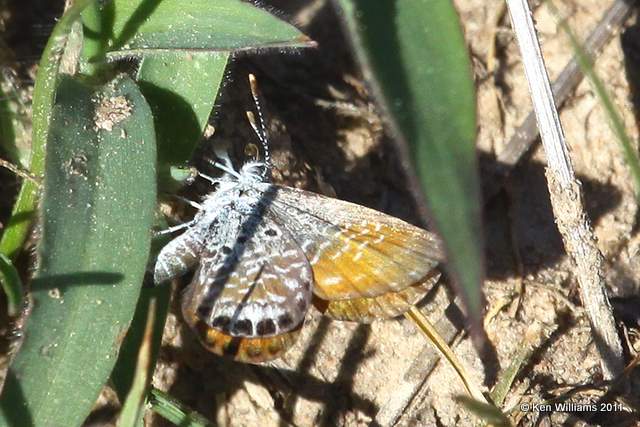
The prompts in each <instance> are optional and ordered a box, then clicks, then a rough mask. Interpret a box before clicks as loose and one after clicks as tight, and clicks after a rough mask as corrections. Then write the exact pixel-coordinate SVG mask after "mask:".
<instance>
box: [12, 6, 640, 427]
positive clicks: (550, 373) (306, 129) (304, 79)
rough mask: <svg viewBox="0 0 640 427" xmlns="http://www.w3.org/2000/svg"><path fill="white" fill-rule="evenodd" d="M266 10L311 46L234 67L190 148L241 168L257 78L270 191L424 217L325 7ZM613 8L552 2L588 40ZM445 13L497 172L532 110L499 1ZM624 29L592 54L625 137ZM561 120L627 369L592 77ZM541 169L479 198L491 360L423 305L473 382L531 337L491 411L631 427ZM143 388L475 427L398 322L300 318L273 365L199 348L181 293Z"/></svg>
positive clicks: (224, 404)
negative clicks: (218, 153) (456, 19)
mask: <svg viewBox="0 0 640 427" xmlns="http://www.w3.org/2000/svg"><path fill="white" fill-rule="evenodd" d="M23 3H25V4H26V3H29V2H23ZM262 3H263V4H265V5H267V6H268V7H271V8H273V10H274V11H278V12H277V13H278V14H280V15H281V16H283V17H284V18H286V19H288V20H289V21H290V22H293V23H294V24H296V25H297V26H298V27H299V28H301V29H302V30H303V31H304V32H305V33H306V34H307V35H309V36H310V37H311V38H313V39H314V40H316V41H317V42H318V48H317V49H312V50H305V51H300V52H271V53H269V52H265V53H261V54H259V55H253V54H251V55H250V54H243V55H241V56H239V57H237V58H236V59H235V61H234V63H233V65H232V66H231V67H230V69H229V71H228V79H227V81H226V83H225V87H224V90H223V91H222V94H221V96H220V98H219V100H218V104H219V108H218V109H217V114H216V116H215V117H214V118H212V125H213V126H214V127H215V133H214V135H213V137H212V138H211V139H210V140H208V141H205V142H203V148H202V150H203V151H207V150H210V149H211V148H210V147H224V146H226V147H229V148H230V150H231V151H232V153H233V154H234V157H235V158H236V159H242V158H243V156H244V151H243V150H244V149H245V146H246V144H247V143H248V142H254V143H255V141H254V137H253V134H252V131H251V128H250V127H249V125H248V123H247V121H246V118H245V110H246V109H247V108H249V106H250V105H251V101H250V97H249V90H248V87H247V84H246V76H247V74H248V73H249V72H253V73H254V74H256V76H257V78H258V81H259V83H260V86H261V89H262V92H263V97H264V99H265V100H266V110H267V115H268V120H269V123H270V134H271V139H272V150H273V157H274V163H275V166H276V168H277V172H276V174H275V179H276V180H277V181H278V182H282V183H285V184H287V185H291V186H296V187H300V188H306V189H309V190H312V191H316V192H320V193H324V194H328V195H331V196H335V197H338V198H341V199H345V200H349V201H353V202H356V203H359V204H362V205H366V206H369V207H372V208H375V209H378V210H380V211H384V212H387V213H389V214H392V215H395V216H398V217H400V218H403V219H405V220H407V221H410V222H412V223H415V224H418V225H426V224H428V219H426V218H421V217H419V216H418V214H417V210H416V208H415V202H414V200H413V199H412V196H411V194H410V193H409V191H408V190H407V185H406V182H405V178H404V172H403V170H402V168H401V166H400V164H399V162H398V159H397V157H396V155H395V153H394V149H393V144H391V143H390V141H389V138H388V136H387V134H386V132H385V129H384V125H383V120H382V119H381V117H380V114H379V112H378V110H377V109H376V106H375V104H374V102H373V100H372V98H371V96H370V93H369V91H368V90H367V87H366V84H365V83H364V82H363V80H362V75H361V73H360V71H359V69H358V67H357V65H356V64H355V62H354V60H353V58H352V56H351V53H350V52H349V49H348V43H347V41H346V39H345V37H344V34H343V33H342V32H341V29H340V26H339V20H338V18H337V17H336V16H335V14H334V12H333V10H332V8H331V5H330V2H327V1H325V0H308V1H302V0H296V1H290V0H289V1H285V0H271V1H264V2H262ZM558 3H560V2H558ZM611 3H612V1H605V2H603V1H596V0H580V1H578V0H567V1H565V2H562V4H561V5H559V6H561V7H562V12H563V14H564V15H565V16H566V17H567V19H568V22H569V24H570V25H571V27H572V28H574V29H575V31H576V32H577V33H578V35H579V36H580V37H582V38H584V37H586V36H587V35H588V33H589V32H590V31H591V29H592V28H593V27H594V26H595V25H596V23H597V21H598V20H599V19H600V18H601V17H602V15H603V14H604V12H605V10H606V9H607V8H608V7H609V6H610V4H611ZM455 4H456V7H457V8H458V11H459V14H460V19H461V22H462V26H463V29H464V32H465V36H466V40H467V43H468V46H469V50H470V53H471V57H472V61H473V65H474V77H475V81H476V87H477V102H478V142H477V143H478V151H479V158H480V162H481V165H482V168H481V170H483V171H491V170H492V168H496V167H497V165H496V164H495V160H494V159H495V156H496V154H497V153H499V152H500V151H501V150H502V149H503V147H504V146H505V144H506V142H507V141H508V140H509V138H510V136H511V135H512V134H513V132H514V129H515V128H516V127H517V126H518V125H519V124H520V123H521V122H522V120H523V119H524V117H525V116H526V115H527V114H528V113H529V111H530V110H531V106H530V102H529V96H528V93H527V87H526V82H525V80H524V78H523V72H522V68H521V65H520V61H519V56H518V50H517V46H516V44H515V40H514V39H513V36H512V33H511V31H510V23H509V20H508V16H507V15H506V14H505V10H504V3H503V1H502V0H489V1H478V0H456V1H455ZM0 5H3V2H1V1H0ZM25 7H26V6H25ZM4 8H5V9H6V10H8V11H10V13H9V15H7V17H5V18H4V19H5V21H6V22H7V23H8V28H10V29H12V30H11V31H13V32H12V33H10V37H8V38H7V37H5V42H6V41H9V42H11V43H10V44H9V45H10V47H11V49H13V51H14V52H15V54H16V55H17V57H18V59H20V58H21V57H22V58H23V59H22V60H21V61H19V62H15V61H14V62H12V63H11V64H14V65H12V66H14V67H17V68H18V69H17V71H18V74H19V75H20V76H22V78H27V77H28V76H29V73H30V71H29V69H30V66H29V64H33V60H32V59H30V58H25V56H28V55H33V52H34V51H37V49H32V50H31V51H30V50H29V47H30V44H29V43H32V42H35V41H34V39H33V38H29V37H27V36H25V35H20V34H19V33H18V34H16V31H17V30H16V29H15V27H14V25H15V24H13V23H12V21H11V19H18V18H20V19H25V20H27V22H29V24H28V25H24V26H23V27H24V28H23V30H26V29H28V28H29V25H33V22H36V21H37V20H36V18H35V17H34V16H33V14H32V15H29V16H28V17H26V18H25V17H24V16H23V13H18V12H16V10H15V8H13V9H12V8H11V7H9V6H8V5H6V4H4ZM25 10H26V9H25ZM29 10H31V9H29ZM534 10H535V11H534V16H535V19H536V23H537V27H538V30H539V33H540V37H541V41H542V49H543V54H544V56H545V60H546V64H547V67H548V69H549V73H550V75H551V78H552V79H553V78H554V77H555V76H557V74H558V73H559V71H560V70H561V69H562V68H563V67H564V65H565V64H566V63H567V62H568V61H569V59H570V58H571V56H572V49H571V46H570V44H569V42H568V40H567V38H566V37H565V36H564V35H563V34H562V33H561V31H560V30H559V29H558V28H557V25H556V22H555V19H554V17H553V16H552V14H551V13H550V12H549V10H548V8H547V7H546V6H544V5H537V6H535V9H534ZM12 14H13V15H12ZM636 19H637V18H636V16H635V15H634V16H632V18H631V19H629V20H628V22H627V23H626V25H625V26H624V27H623V28H622V29H621V30H620V31H619V32H618V33H617V34H616V35H614V37H613V38H612V40H611V41H610V42H609V43H608V44H607V46H606V48H605V49H604V50H603V51H602V52H601V53H600V54H599V55H598V57H597V60H596V71H597V72H598V73H599V75H600V76H601V77H603V79H604V80H605V82H606V84H607V86H608V89H609V90H610V91H611V93H612V95H613V99H614V102H615V103H616V105H617V106H618V108H619V109H620V111H621V112H622V113H623V115H624V120H625V123H626V125H627V131H628V132H629V134H630V135H631V137H632V140H634V141H637V139H638V122H637V120H636V118H637V117H638V116H637V114H638V104H637V102H636V101H637V99H638V98H637V94H636V91H635V88H636V86H637V81H638V80H637V78H638V75H639V74H637V71H636V70H637V69H638V66H639V65H640V62H639V61H640V59H638V58H640V56H639V55H640V48H639V47H638V46H640V32H639V31H638V30H637V24H636ZM381 30H382V29H381ZM6 34H8V33H5V35H6ZM24 40H27V41H26V42H25V41H24ZM25 52H30V53H25ZM30 61H31V62H30ZM29 84H30V83H29V82H28V81H26V82H24V83H23V86H24V89H23V90H27V91H28V87H29ZM561 120H562V122H563V125H564V128H565V133H566V136H567V140H568V142H569V145H570V149H571V157H572V161H573V162H574V163H573V164H574V167H575V169H576V172H577V174H578V176H579V178H580V180H581V181H582V185H583V191H584V194H585V200H586V203H587V208H588V213H589V215H590V217H591V220H592V221H593V226H594V229H595V233H596V235H597V237H598V244H599V248H600V250H601V251H602V253H603V254H604V256H605V258H606V260H607V276H608V286H609V291H610V296H611V297H612V298H613V303H614V308H615V309H616V316H617V317H616V320H617V322H618V324H619V330H620V331H621V334H622V336H623V344H624V346H625V349H626V351H627V363H630V362H631V361H632V360H633V359H634V358H637V353H638V351H640V341H639V339H640V332H639V327H640V323H639V321H638V319H639V317H638V316H639V314H640V298H639V296H640V289H639V287H640V285H639V284H640V262H639V261H638V259H639V258H638V252H639V251H640V235H639V234H638V204H637V199H636V196H635V193H634V182H633V180H632V177H631V175H630V173H629V169H628V167H627V165H626V163H625V161H624V158H623V155H622V150H621V148H620V146H619V144H618V143H617V141H616V139H615V136H614V134H613V133H612V132H611V130H610V128H609V126H608V121H607V118H606V116H605V113H604V111H603V109H602V107H601V106H600V104H599V103H598V101H597V99H596V98H595V97H594V95H593V91H592V89H591V86H590V85H589V83H588V82H586V81H585V82H582V83H581V84H580V85H579V86H578V87H577V89H576V90H575V91H574V93H573V95H572V96H571V97H570V99H569V100H568V101H567V102H566V103H565V105H564V106H563V107H562V109H561ZM195 163H196V164H197V163H198V160H197V159H196V160H195ZM544 168H545V156H544V152H543V151H542V149H541V147H539V145H538V144H536V145H535V146H534V147H533V149H532V150H531V151H530V153H529V154H528V155H527V156H525V158H524V159H522V161H521V162H520V163H519V164H518V166H517V167H516V168H515V169H514V170H513V171H512V173H511V175H510V176H509V178H508V179H507V181H506V182H505V183H504V186H503V187H502V190H501V191H500V192H499V193H498V194H497V195H494V196H492V197H491V198H488V199H486V200H484V201H483V206H484V225H485V246H486V262H487V280H486V282H485V285H484V292H485V294H486V297H487V307H486V313H487V315H486V319H485V327H486V330H487V333H488V336H489V338H490V341H491V343H492V344H493V346H494V347H495V350H496V354H497V356H498V362H499V367H498V366H495V364H493V363H489V361H488V360H482V358H481V357H480V356H479V355H478V352H477V351H476V349H475V348H474V346H473V345H472V343H471V341H470V340H469V339H468V337H467V336H466V334H465V333H464V327H463V325H464V316H463V315H462V314H461V311H460V309H459V306H458V305H456V304H455V303H454V295H453V293H452V291H451V289H450V286H449V285H448V284H447V283H446V280H445V281H443V282H442V283H441V284H440V285H439V286H437V287H436V288H435V289H434V290H433V292H431V293H430V294H429V295H428V296H427V298H426V300H425V301H424V302H423V303H421V304H420V307H421V309H422V311H423V312H424V313H425V314H426V315H427V316H428V317H429V318H430V319H431V320H432V322H433V323H435V324H436V326H437V327H438V328H439V329H440V330H441V331H442V333H443V335H444V336H445V338H446V339H447V340H448V341H450V342H452V346H453V348H454V351H455V352H456V354H457V355H458V357H459V358H460V359H461V360H462V362H463V364H464V365H465V367H466V369H467V371H468V372H469V373H470V375H471V377H473V378H474V379H475V380H476V381H477V382H478V383H480V384H483V385H485V386H486V387H488V388H490V387H491V386H493V384H494V383H495V380H496V378H500V377H501V372H502V371H503V370H504V369H506V368H507V367H508V366H509V365H510V364H511V363H512V361H513V360H514V359H515V358H516V357H517V354H518V352H519V351H520V349H521V348H523V346H526V345H527V344H528V343H535V351H534V352H533V354H532V355H531V356H530V357H527V359H526V362H525V363H524V365H523V367H522V369H521V371H520V373H519V374H518V376H517V377H516V380H515V382H514V384H513V386H512V387H511V388H510V390H509V393H508V394H507V396H506V400H505V404H504V409H505V411H510V412H509V416H510V418H511V420H512V422H513V423H514V424H517V425H521V426H532V425H616V426H617V425H635V424H636V423H638V422H639V420H640V417H639V415H638V411H639V410H640V400H639V398H640V396H639V395H638V390H639V389H640V387H639V385H640V384H639V379H638V373H637V370H636V371H633V370H630V375H629V379H630V383H629V384H630V385H629V387H628V388H627V389H624V390H622V391H620V392H617V393H614V394H613V395H610V396H606V397H605V396H604V394H605V393H604V387H603V386H602V383H601V380H602V376H601V370H600V366H599V357H598V354H597V352H596V349H595V345H594V342H593V338H592V336H591V333H590V327H589V322H588V320H587V318H586V316H585V313H584V310H583V308H582V306H581V302H580V298H579V294H578V291H577V288H576V287H577V283H576V280H575V277H574V276H573V273H572V271H573V265H572V263H571V261H570V260H569V259H568V258H567V256H566V254H565V252H564V249H563V245H562V240H561V238H560V235H559V234H558V231H557V228H556V226H555V223H554V218H553V213H552V210H551V206H550V204H549V194H548V191H547V186H546V181H545V178H544ZM491 177H492V175H491V174H487V175H486V176H482V177H481V178H482V179H483V180H487V179H492V178H491ZM16 189H17V186H16V184H15V180H14V179H13V178H12V177H11V176H10V175H9V174H7V173H6V172H5V171H3V170H0V224H3V223H4V221H5V220H6V219H7V217H8V212H9V209H10V206H11V203H12V199H13V197H14V195H15V191H16ZM194 191H196V192H203V191H207V189H206V188H195V190H194ZM0 227H1V226H0ZM153 383H154V385H155V386H156V387H158V388H160V389H162V390H165V391H168V392H169V393H170V394H171V395H172V396H174V397H176V398H177V399H179V400H181V401H182V402H184V403H185V404H187V405H188V406H190V407H191V408H193V409H195V410H197V411H199V412H200V413H202V414H203V415H205V416H206V417H208V418H210V419H211V420H212V421H215V422H216V423H218V424H220V425H230V426H288V425H299V426H310V425H326V426H365V425H380V426H396V425H397V426H456V425H463V426H466V425H469V426H471V425H477V424H478V422H477V418H474V417H473V416H472V415H471V414H470V413H469V412H468V411H467V410H466V409H465V408H464V407H463V406H462V405H460V404H459V403H457V402H456V400H455V397H456V396H459V395H464V394H465V391H464V388H463V386H462V384H461V383H460V381H459V379H458V377H457V376H456V375H455V373H454V372H453V370H452V369H451V368H450V367H449V366H448V365H447V364H446V363H444V362H442V361H438V358H437V356H435V352H434V351H433V350H432V349H431V347H430V345H429V343H427V342H426V340H425V339H424V337H423V336H422V335H421V333H420V332H419V331H418V330H417V329H416V327H415V326H414V325H413V324H412V323H411V322H409V321H407V320H405V319H398V320H393V321H385V322H383V321H380V322H375V323H373V324H372V325H360V324H353V323H348V322H335V321H330V320H329V319H327V318H325V317H323V316H321V315H320V314H319V313H317V312H312V313H311V314H310V315H309V318H308V319H307V323H306V324H305V327H304V329H303V332H302V335H301V337H300V339H299V340H298V342H297V343H296V345H295V346H294V348H292V349H291V350H290V351H289V352H288V353H286V354H285V356H284V357H283V358H282V359H281V360H278V361H276V362H272V363H270V364H267V365H265V366H252V365H245V364H239V363H234V362H230V361H228V360H225V359H222V358H220V357H218V356H215V355H213V354H210V353H208V352H207V351H206V350H204V349H203V348H202V347H201V346H200V345H199V343H198V342H197V341H196V338H195V337H194V335H193V334H192V333H191V331H190V330H189V329H188V327H187V326H186V325H185V324H184V323H183V322H182V319H181V315H180V314H179V290H176V292H175V293H174V299H173V308H172V312H171V314H170V316H169V319H168V321H167V326H166V329H165V333H164V337H163V347H162V350H161V355H160V360H159V363H158V365H157V368H156V371H155V374H154V379H153ZM603 398H604V400H603V401H604V402H609V403H613V404H615V406H612V408H613V409H617V410H610V411H595V412H589V411H580V410H574V411H558V410H552V411H544V410H543V411H522V410H521V409H520V408H521V405H523V404H529V405H535V404H542V403H545V402H549V401H554V399H559V400H560V401H566V402H570V403H574V404H578V403H583V404H586V403H595V402H600V401H601V399H603ZM114 399H115V398H114V397H112V394H110V392H109V391H108V389H107V390H106V391H105V394H104V396H103V400H102V403H101V405H100V406H101V407H102V408H103V411H102V412H101V413H100V414H99V416H98V415H96V416H95V417H94V420H93V421H92V422H91V424H92V425H106V424H109V423H110V422H112V421H105V420H109V419H110V420H113V413H112V412H113V410H114V409H115V408H117V405H118V404H117V402H115V401H114ZM104 408H110V409H111V410H112V411H111V412H110V411H108V410H106V411H105V410H104ZM619 408H622V409H619ZM146 421H147V422H148V425H154V426H164V425H169V424H168V423H167V422H166V421H164V420H162V419H160V418H159V417H158V416H155V415H149V416H148V417H147V419H146Z"/></svg>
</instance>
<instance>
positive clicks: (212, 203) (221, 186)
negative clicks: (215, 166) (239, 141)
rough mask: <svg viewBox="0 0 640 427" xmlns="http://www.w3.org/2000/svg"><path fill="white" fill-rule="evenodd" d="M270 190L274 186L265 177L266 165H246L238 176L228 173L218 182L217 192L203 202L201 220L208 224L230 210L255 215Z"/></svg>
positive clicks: (258, 163) (257, 163)
mask: <svg viewBox="0 0 640 427" xmlns="http://www.w3.org/2000/svg"><path fill="white" fill-rule="evenodd" d="M270 188H273V186H272V185H271V184H270V183H269V182H267V181H266V178H265V177H264V163H260V162H250V163H246V164H245V165H244V166H243V167H242V169H241V170H240V172H239V174H238V176H234V175H231V174H229V173H227V174H225V175H224V176H223V177H222V178H220V179H218V180H217V188H216V190H215V191H213V192H212V193H210V194H209V195H207V196H206V197H205V198H204V200H203V202H202V205H203V209H202V211H201V212H200V215H201V218H200V219H201V220H204V221H205V222H206V220H207V219H214V218H215V217H218V216H219V215H220V214H222V215H224V212H225V211H226V212H228V211H229V210H233V211H237V212H238V213H240V214H241V215H255V214H256V213H258V212H257V211H256V210H257V209H258V208H259V205H260V204H261V203H263V202H264V199H265V193H267V192H268V191H269V189H270Z"/></svg>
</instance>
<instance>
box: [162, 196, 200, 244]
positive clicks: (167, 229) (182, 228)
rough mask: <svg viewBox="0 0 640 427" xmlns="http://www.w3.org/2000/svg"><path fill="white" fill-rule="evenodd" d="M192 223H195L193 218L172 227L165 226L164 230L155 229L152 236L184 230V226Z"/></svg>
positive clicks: (189, 225) (187, 226) (186, 226)
mask: <svg viewBox="0 0 640 427" xmlns="http://www.w3.org/2000/svg"><path fill="white" fill-rule="evenodd" d="M194 203H195V202H194ZM193 224H195V221H194V220H191V221H189V222H185V223H183V224H178V225H174V226H173V227H169V228H166V229H164V230H160V231H156V232H155V233H154V236H155V237H157V236H164V235H165V234H171V233H173V232H176V231H180V230H184V229H185V228H189V227H191V226H192V225H193Z"/></svg>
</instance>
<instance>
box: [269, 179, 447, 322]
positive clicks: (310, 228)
mask: <svg viewBox="0 0 640 427" xmlns="http://www.w3.org/2000/svg"><path fill="white" fill-rule="evenodd" d="M269 209H270V210H272V211H273V215H274V216H276V217H277V219H278V222H281V223H282V224H283V227H285V228H286V229H287V231H289V233H290V234H291V236H292V237H293V238H294V239H295V240H296V241H297V242H298V244H299V245H300V247H301V248H302V250H303V251H304V253H305V255H306V257H307V259H308V260H309V263H310V265H311V268H312V270H313V276H314V280H315V286H314V293H315V295H316V296H317V297H319V298H321V299H323V300H327V301H330V302H333V301H344V300H352V303H351V305H350V306H347V305H345V303H342V304H334V305H333V307H335V310H333V309H332V310H328V311H327V313H328V314H329V315H331V314H332V313H336V315H337V314H338V312H340V313H342V314H340V315H338V316H337V317H338V318H342V319H348V320H359V321H366V319H367V318H370V317H372V316H378V315H381V314H382V313H387V315H385V316H380V317H394V316H396V315H398V314H400V313H402V312H404V311H406V310H407V309H408V308H409V306H410V304H409V303H408V301H411V303H413V302H415V301H414V300H415V299H416V297H417V296H418V294H420V295H422V296H423V295H424V293H426V291H424V287H420V286H419V285H421V284H423V283H428V284H431V281H430V278H431V277H433V274H434V269H435V268H436V266H437V265H438V264H439V263H440V262H442V261H443V259H444V256H443V250H442V247H441V244H440V242H439V240H438V238H437V237H436V236H435V235H434V234H432V233H429V232H427V231H425V230H422V229H420V228H418V227H415V226H413V225H411V224H408V223H406V222H404V221H402V220H400V219H398V218H395V217H392V216H389V215H386V214H383V213H381V212H378V211H375V210H373V209H369V208H365V207H363V206H359V205H356V204H353V203H349V202H345V201H342V200H337V199H332V198H328V197H325V196H321V195H318V194H314V193H310V192H307V191H303V190H298V189H294V188H291V187H278V191H277V195H276V197H275V199H274V201H273V203H272V205H271V206H270V208H269ZM413 285H418V287H417V288H416V287H413ZM409 287H412V289H410V290H406V289H407V288H409ZM417 289H421V290H422V291H421V292H417ZM389 293H396V295H393V294H392V295H389V296H386V297H383V296H385V295H387V294H389ZM381 297H382V298H381ZM358 299H360V300H361V301H356V300H358ZM329 306H330V307H331V305H329ZM340 307H342V308H340ZM356 307H359V308H357V309H356ZM349 313H351V314H349Z"/></svg>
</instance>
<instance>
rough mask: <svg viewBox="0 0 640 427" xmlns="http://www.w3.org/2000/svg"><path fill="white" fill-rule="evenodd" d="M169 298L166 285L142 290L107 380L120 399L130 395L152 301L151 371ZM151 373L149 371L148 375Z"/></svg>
mask: <svg viewBox="0 0 640 427" xmlns="http://www.w3.org/2000/svg"><path fill="white" fill-rule="evenodd" d="M170 297H171V287H170V286H156V287H145V288H143V289H142V293H141V294H140V299H139V300H138V306H137V307H136V312H135V315H134V316H133V320H132V321H131V327H130V328H129V331H128V332H127V336H126V338H125V339H124V342H123V343H122V347H121V350H120V354H119V355H118V362H117V363H116V366H115V368H114V369H113V372H112V373H111V381H112V383H113V386H114V389H115V391H116V393H118V397H120V399H121V400H124V399H125V398H126V397H127V395H128V394H129V393H130V390H131V387H132V385H133V383H134V381H135V378H136V375H137V373H136V358H137V357H138V354H139V352H140V351H141V348H142V346H143V344H144V334H145V328H146V324H147V323H146V322H147V314H148V312H149V307H150V304H151V301H155V313H154V314H155V316H154V320H153V325H154V326H153V336H152V343H151V355H150V363H149V365H150V370H151V371H152V370H153V366H154V365H155V361H156V359H157V357H158V352H159V351H160V344H161V343H162V332H163V331H164V325H165V322H166V320H167V313H168V311H169V301H170ZM150 374H151V372H150Z"/></svg>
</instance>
